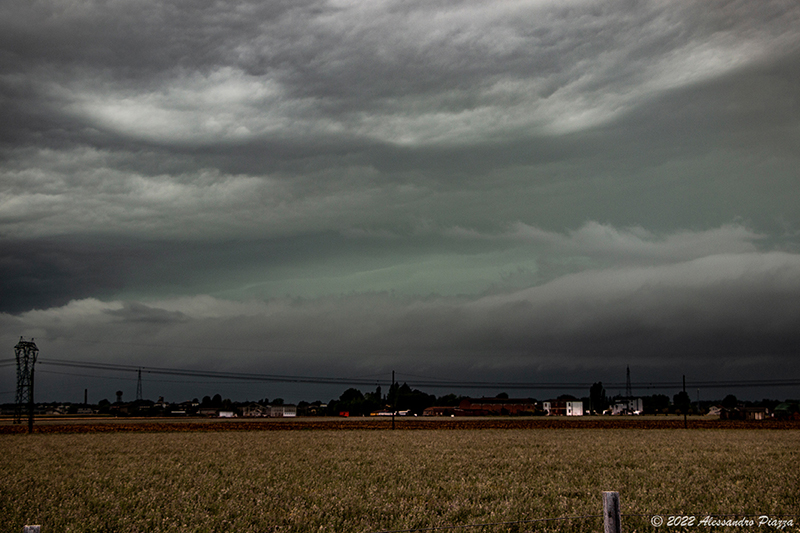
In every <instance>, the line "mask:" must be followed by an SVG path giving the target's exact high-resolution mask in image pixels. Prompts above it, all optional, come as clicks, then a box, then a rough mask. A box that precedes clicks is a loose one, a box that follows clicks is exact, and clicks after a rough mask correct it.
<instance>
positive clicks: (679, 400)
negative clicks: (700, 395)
mask: <svg viewBox="0 0 800 533" xmlns="http://www.w3.org/2000/svg"><path fill="white" fill-rule="evenodd" d="M672 404H673V405H674V406H675V409H677V410H678V411H680V412H681V413H686V412H688V411H689V408H690V407H691V406H692V399H691V398H689V394H688V393H687V392H686V391H685V390H682V391H680V392H679V393H678V394H676V395H675V396H673V397H672Z"/></svg>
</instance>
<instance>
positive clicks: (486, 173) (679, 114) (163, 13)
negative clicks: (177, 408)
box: [0, 0, 800, 372]
mask: <svg viewBox="0 0 800 533" xmlns="http://www.w3.org/2000/svg"><path fill="white" fill-rule="evenodd" d="M799 27H800V6H798V4H797V2H793V1H764V2H758V3H752V2H737V1H721V0H720V1H714V2H649V1H630V2H628V1H625V2H616V1H613V2H584V1H578V0H575V1H567V2H563V1H562V2H550V1H516V2H502V3H491V4H489V3H482V2H472V1H458V2H452V1H435V2H423V1H412V2H408V1H390V0H387V1H380V2H376V1H357V0H353V1H348V0H331V1H299V2H298V1H291V2H282V1H279V2H247V1H233V2H211V1H199V2H198V1H191V2H189V1H180V2H171V3H165V2H150V1H144V2H137V3H135V4H126V3H120V2H105V1H100V0H98V1H92V2H72V3H63V2H48V1H44V2H34V3H31V2H28V3H24V2H22V3H20V2H17V3H9V2H6V3H5V4H3V5H2V6H0V185H1V186H0V289H2V299H0V312H2V313H6V314H4V315H2V320H3V323H4V324H5V326H4V328H3V331H4V332H5V333H4V334H5V335H6V336H7V337H8V338H6V337H4V339H5V340H3V342H12V341H11V340H9V339H11V338H13V337H18V335H20V334H25V335H37V336H42V338H43V339H48V342H53V343H59V342H62V341H63V346H62V345H61V344H58V345H57V346H58V350H65V352H69V353H70V354H72V355H76V354H77V353H78V352H77V351H75V350H73V349H71V348H69V346H70V344H69V342H68V341H66V340H64V339H67V338H77V337H79V335H78V332H81V334H86V335H88V336H89V337H91V338H97V339H109V338H111V339H128V340H130V341H131V345H130V346H135V345H136V343H137V342H138V343H141V341H142V339H155V341H154V342H156V343H161V344H163V345H181V344H183V345H185V346H191V345H196V344H197V342H202V343H204V344H205V345H208V346H216V345H219V344H226V343H227V342H228V341H230V342H235V343H238V344H240V345H243V346H244V347H246V348H248V349H251V350H257V349H258V346H261V345H262V344H263V343H267V344H268V345H269V346H272V347H273V348H274V349H275V350H276V352H275V355H274V357H273V356H270V357H271V358H270V359H269V361H272V362H274V363H275V364H280V365H284V366H285V368H286V369H287V370H288V369H289V368H290V366H291V364H295V365H303V364H307V365H308V367H309V368H311V367H313V366H314V365H315V364H318V363H319V364H321V363H322V362H325V361H327V362H329V363H331V364H341V365H344V366H364V367H375V368H379V369H380V370H381V371H384V370H386V368H388V366H382V365H384V363H385V364H387V365H388V364H389V363H388V362H387V361H390V360H395V361H397V360H398V359H397V358H405V359H404V360H406V361H408V364H409V365H415V366H419V365H422V366H424V365H426V364H427V365H430V366H431V368H432V369H436V368H439V369H441V368H445V366H446V362H447V361H451V362H452V361H458V362H459V364H462V363H463V364H462V367H463V368H478V367H481V366H482V365H483V366H486V365H489V366H492V365H494V366H496V367H497V368H500V367H514V366H515V365H517V366H518V367H519V368H528V369H535V368H540V369H541V368H545V367H547V368H550V367H553V368H556V367H558V368H560V369H561V370H562V371H564V369H566V368H572V369H573V370H574V369H580V368H584V369H586V368H590V367H591V368H594V366H595V365H598V366H601V365H602V364H604V363H602V362H601V361H608V360H611V359H614V358H625V357H633V356H637V357H638V356H639V355H641V361H642V363H643V365H646V366H650V367H652V368H656V367H659V365H662V362H663V361H669V360H672V358H675V357H679V356H678V355H675V354H679V353H680V354H688V353H692V354H694V355H693V356H692V357H696V358H695V359H689V358H684V359H681V361H682V362H683V363H684V364H687V365H689V364H696V365H697V368H701V367H702V368H704V369H709V368H712V367H713V366H714V365H715V361H717V359H718V358H724V360H725V361H726V363H725V364H731V365H733V364H734V361H743V362H742V363H741V364H742V365H744V367H747V368H749V369H752V368H754V367H753V365H755V364H756V363H755V361H763V360H768V361H772V362H773V363H775V364H781V365H786V366H787V368H789V367H790V368H792V369H795V370H796V364H797V363H796V353H795V355H794V356H793V355H792V352H791V349H790V348H789V347H790V346H791V345H792V343H793V342H794V343H795V346H796V342H797V341H796V333H795V332H794V331H793V330H792V328H791V327H790V324H792V323H794V324H796V323H797V321H796V318H797V315H798V310H797V305H796V304H795V303H794V302H796V301H798V300H797V298H796V296H797V292H798V287H797V284H796V282H795V281H794V280H796V279H800V276H797V274H798V272H797V271H798V264H797V257H798V256H797V253H798V252H800V202H797V198H798V193H800V174H799V173H798V169H799V168H800V150H798V146H800V111H799V110H800V31H798V29H797V28H799ZM793 320H794V322H792V321H793ZM11 332H13V334H12V333H11ZM192 339H195V340H194V341H193V340H192ZM270 343H271V344H270ZM229 345H230V344H229ZM281 350H283V351H281ZM291 350H296V351H298V350H299V351H300V352H301V353H304V354H306V355H307V357H305V356H304V357H303V359H302V361H298V360H296V359H297V358H295V359H292V357H291V356H290V355H285V354H289V353H290V352H291ZM123 352H124V353H123ZM123 352H120V353H118V354H117V355H116V356H115V357H118V358H119V359H120V360H127V359H128V358H130V359H131V360H135V359H137V358H142V360H146V359H147V357H149V356H148V355H147V353H145V352H144V351H142V350H137V349H135V348H125V349H124V350H123ZM795 352H796V349H795ZM253 353H255V352H243V353H239V354H238V355H236V356H235V357H234V356H231V358H232V359H233V360H235V364H236V365H240V366H241V368H246V367H247V365H249V364H254V365H255V364H262V361H261V359H260V357H261V356H256V355H252V354H253ZM270 353H272V352H270ZM387 353H388V354H390V355H386V354H387ZM434 353H435V354H437V355H438V356H439V357H441V359H438V358H431V357H429V355H430V354H434ZM248 354H250V355H248ZM281 354H284V355H281ZM347 354H353V355H352V356H350V355H347ZM358 354H361V355H358ZM365 354H366V355H365ZM370 354H371V355H370ZM174 355H175V357H176V360H175V365H176V366H179V363H181V362H185V363H187V364H189V363H192V362H193V361H195V359H193V355H192V354H190V353H189V352H188V351H180V350H178V351H176V353H175V354H174ZM793 357H794V358H793ZM715 358H717V359H715ZM748 358H749V359H748ZM764 358H766V359H764ZM614 360H616V359H614ZM292 361H293V363H292ZM554 361H558V363H554ZM263 364H265V365H266V364H267V363H263ZM737 364H738V363H737ZM548 365H549V366H548ZM553 365H555V366H553ZM559 365H560V366H559ZM793 365H794V366H793ZM330 368H334V366H332V367H330ZM554 372H555V371H554ZM731 372H733V370H731Z"/></svg>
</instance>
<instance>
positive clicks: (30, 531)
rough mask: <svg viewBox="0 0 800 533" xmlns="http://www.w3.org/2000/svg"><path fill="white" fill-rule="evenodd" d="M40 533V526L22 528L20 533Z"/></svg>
mask: <svg viewBox="0 0 800 533" xmlns="http://www.w3.org/2000/svg"><path fill="white" fill-rule="evenodd" d="M41 531H42V526H24V527H23V528H22V533H40V532H41Z"/></svg>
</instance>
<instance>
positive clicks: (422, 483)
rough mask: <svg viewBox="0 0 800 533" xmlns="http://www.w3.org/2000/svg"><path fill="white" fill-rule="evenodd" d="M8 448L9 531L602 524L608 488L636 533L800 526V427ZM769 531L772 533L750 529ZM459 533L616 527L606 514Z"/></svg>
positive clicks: (79, 442)
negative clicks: (777, 522) (656, 522)
mask: <svg viewBox="0 0 800 533" xmlns="http://www.w3.org/2000/svg"><path fill="white" fill-rule="evenodd" d="M0 443H2V451H3V460H2V462H0V531H4V532H6V531H8V532H15V531H22V526H23V525H25V524H41V525H42V531H43V532H45V533H50V532H66V531H92V532H95V531H96V532H100V531H104V532H167V531H169V532H174V531H217V532H228V531H231V532H233V531H235V532H268V531H297V532H300V531H302V532H312V531H313V532H321V531H336V532H351V531H352V532H373V531H381V530H397V529H410V528H425V527H434V526H451V525H468V524H479V523H498V522H511V521H519V520H533V519H543V518H556V517H579V516H595V515H599V514H600V513H601V512H602V502H601V493H602V491H603V490H615V491H619V493H620V497H621V501H622V512H623V515H629V516H623V531H626V532H630V531H655V530H656V529H655V528H653V527H652V526H651V525H650V516H651V515H654V514H661V515H665V516H666V515H671V514H681V513H683V514H687V513H690V514H694V515H697V516H698V518H700V517H703V516H705V515H706V514H714V515H730V514H742V513H744V514H752V515H770V516H779V515H784V516H789V515H793V516H794V517H795V518H794V523H795V524H797V522H798V519H797V518H798V515H800V432H798V431H795V430H786V431H767V430H736V431H730V430H691V431H681V430H613V429H607V430H586V429H564V430H550V431H547V430H544V431H539V430H466V431H461V430H451V431H436V430H421V431H395V432H392V431H364V430H362V431H354V430H339V431H324V430H319V431H249V432H182V433H103V434H76V435H70V434H54V435H48V434H34V435H0ZM630 515H643V516H630ZM693 529H694V530H697V529H698V528H697V527H695V528H693ZM700 529H701V530H705V531H711V530H714V529H711V528H704V529H703V528H700ZM756 529H758V530H760V531H764V530H767V529H766V528H760V529H759V528H748V529H743V530H747V531H751V530H752V531H755V530H756ZM678 530H679V529H677V528H668V527H666V526H662V527H661V528H660V529H659V531H678ZM687 530H689V529H687ZM735 530H736V528H724V529H717V531H735ZM786 530H789V531H797V530H798V528H797V527H796V526H794V527H790V528H787V529H786ZM444 531H453V530H452V529H449V530H444ZM456 531H479V532H486V531H602V518H600V517H599V516H597V517H595V518H586V519H574V520H562V521H551V522H531V523H521V524H506V525H495V526H486V527H469V528H458V529H456Z"/></svg>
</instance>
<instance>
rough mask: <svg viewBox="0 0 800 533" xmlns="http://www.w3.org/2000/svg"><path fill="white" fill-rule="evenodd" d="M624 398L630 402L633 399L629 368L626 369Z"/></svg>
mask: <svg viewBox="0 0 800 533" xmlns="http://www.w3.org/2000/svg"><path fill="white" fill-rule="evenodd" d="M625 396H626V399H628V400H630V399H631V398H633V389H632V388H631V367H630V366H628V367H627V379H626V380H625Z"/></svg>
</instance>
